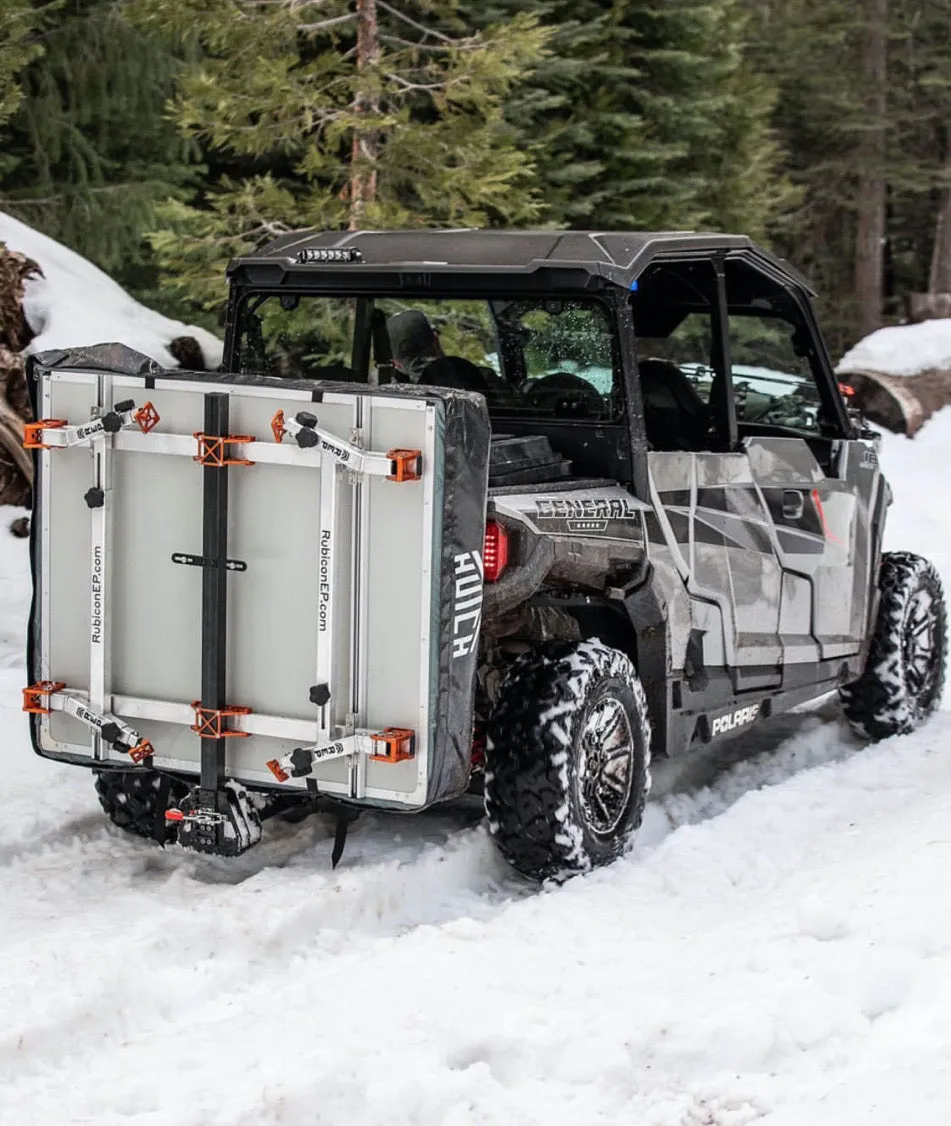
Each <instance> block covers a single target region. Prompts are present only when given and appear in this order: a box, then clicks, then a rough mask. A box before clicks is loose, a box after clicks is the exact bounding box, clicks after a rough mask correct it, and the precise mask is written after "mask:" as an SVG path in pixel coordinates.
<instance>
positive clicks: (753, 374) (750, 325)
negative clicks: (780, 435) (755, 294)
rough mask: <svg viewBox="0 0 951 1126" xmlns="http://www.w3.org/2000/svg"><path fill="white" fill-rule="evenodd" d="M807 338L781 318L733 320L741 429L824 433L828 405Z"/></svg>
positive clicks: (735, 386)
mask: <svg viewBox="0 0 951 1126" xmlns="http://www.w3.org/2000/svg"><path fill="white" fill-rule="evenodd" d="M801 335H802V330H797V327H796V325H794V324H791V323H790V322H789V321H787V320H785V319H782V318H780V317H776V316H759V315H756V314H750V313H745V312H744V313H731V314H730V355H731V360H732V367H733V398H734V401H735V402H736V420H737V422H738V423H741V424H742V423H756V424H758V425H765V426H779V427H783V428H786V429H791V430H803V431H807V432H809V433H812V434H818V433H819V430H820V427H819V414H820V410H821V406H822V401H821V399H820V397H819V390H818V387H817V386H816V380H815V376H814V375H813V371H812V365H811V362H810V360H809V357H808V355H807V354H806V349H805V348H804V347H803V343H802V341H801Z"/></svg>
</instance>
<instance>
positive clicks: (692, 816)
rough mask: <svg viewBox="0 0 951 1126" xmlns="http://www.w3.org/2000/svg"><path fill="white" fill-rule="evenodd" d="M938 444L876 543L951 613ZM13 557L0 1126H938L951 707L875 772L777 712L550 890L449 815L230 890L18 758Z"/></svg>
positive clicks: (945, 1036) (287, 862) (802, 719)
mask: <svg viewBox="0 0 951 1126" xmlns="http://www.w3.org/2000/svg"><path fill="white" fill-rule="evenodd" d="M949 448H951V411H948V410H946V411H944V412H943V413H942V414H940V415H939V416H937V417H935V418H934V419H933V420H932V421H931V422H929V423H928V425H927V426H926V427H925V429H924V430H923V431H922V432H921V434H920V436H919V437H918V438H917V439H916V440H915V441H914V442H910V441H908V440H906V439H904V438H900V437H895V436H892V435H886V436H885V439H884V450H883V458H884V461H885V465H886V469H887V471H888V473H889V475H890V477H891V479H892V482H893V485H894V488H895V494H896V503H895V506H894V508H893V510H892V513H891V517H890V524H889V532H888V540H889V546H892V547H896V546H902V547H906V548H910V549H912V550H919V551H922V552H924V553H927V554H930V555H931V556H932V557H933V558H934V559H935V561H936V562H937V564H938V566H939V568H940V569H941V570H942V572H943V574H944V578H945V582H946V584H947V585H948V586H949V588H951V510H949V508H948V506H946V505H943V504H942V503H941V501H940V497H938V496H937V495H936V491H937V492H940V487H941V486H940V480H938V481H936V480H935V478H936V476H937V475H938V474H939V473H940V469H939V468H938V467H940V465H941V464H942V463H944V462H946V460H947V456H948V455H947V451H948V449H949ZM0 515H2V518H3V523H6V522H8V518H9V516H10V515H11V513H9V512H6V513H2V514H0ZM2 526H3V525H2V524H0V527H2ZM26 554H27V551H26V545H25V543H24V542H23V541H19V540H14V539H12V538H11V537H7V536H4V535H0V575H2V576H3V583H2V585H0V615H2V621H3V629H2V631H0V632H2V641H0V645H2V652H3V653H4V654H5V660H6V663H7V664H8V665H9V666H11V667H9V668H8V669H6V670H0V732H2V734H3V740H2V748H3V755H4V770H3V779H4V794H3V801H2V803H0V810H2V817H0V904H2V908H0V1123H3V1124H7V1123H9V1124H11V1126H30V1124H33V1123H35V1124H37V1126H59V1124H61V1123H84V1124H87V1123H88V1124H95V1126H118V1124H119V1123H123V1124H129V1123H136V1124H148V1126H152V1124H154V1126H159V1124H162V1126H165V1124H166V1123H168V1122H174V1123H175V1124H176V1126H198V1124H201V1126H211V1124H221V1126H268V1124H274V1126H277V1124H281V1126H316V1124H329V1126H337V1124H341V1126H342V1124H346V1126H369V1124H373V1126H377V1124H381V1126H382V1124H386V1126H392V1124H393V1123H400V1124H406V1126H416V1124H418V1126H424V1124H425V1126H430V1124H441V1126H467V1124H480V1126H535V1124H538V1126H569V1124H570V1126H589V1124H590V1126H594V1124H598V1126H614V1124H618V1126H744V1124H746V1123H749V1122H758V1123H760V1122H761V1123H766V1124H769V1126H807V1124H808V1126H853V1124H854V1126H891V1124H893V1123H894V1124H895V1126H898V1124H899V1123H901V1124H902V1126H905V1124H907V1123H914V1124H915V1126H944V1124H946V1123H947V1122H948V1121H949V1111H948V1105H949V1102H951V1021H949V1019H948V1014H949V1012H951V897H949V895H948V891H947V882H946V881H947V871H948V868H949V866H951V820H949V816H948V810H949V801H951V749H949V748H951V714H949V712H947V711H943V712H941V713H939V714H938V715H937V716H936V717H935V718H934V719H933V720H932V721H931V722H930V723H928V724H927V725H926V727H925V728H924V729H923V730H922V731H920V732H919V733H917V734H915V735H913V736H909V737H906V738H901V739H893V740H889V741H886V742H884V743H881V744H879V745H878V746H875V747H872V748H863V747H861V746H860V745H859V744H858V743H857V742H855V741H854V740H853V739H852V738H851V736H850V735H849V734H848V733H847V731H846V729H845V728H844V726H843V725H842V724H841V723H840V722H839V721H838V720H837V718H836V713H835V709H834V707H832V706H831V705H829V704H826V705H823V706H822V707H820V708H818V709H815V710H813V711H812V712H805V713H801V714H796V715H790V716H785V717H782V718H780V719H778V720H777V721H775V722H774V723H773V724H772V725H771V726H764V727H763V728H762V730H761V732H759V733H757V734H756V735H755V737H750V738H755V741H754V742H751V741H750V739H748V740H747V742H746V743H745V744H744V745H743V746H744V747H745V749H746V750H747V751H749V750H751V749H754V748H758V749H759V752H760V753H759V754H758V756H757V757H756V758H754V759H753V760H752V761H747V762H742V763H739V764H737V765H734V766H732V767H726V768H724V766H723V763H724V761H726V760H727V759H728V758H729V757H731V756H732V757H735V755H736V753H737V746H736V745H735V746H734V748H733V749H732V751H729V752H727V753H724V754H723V755H722V756H721V758H720V762H719V764H716V763H714V764H707V766H706V778H705V779H704V780H703V781H702V784H699V785H698V778H701V777H702V775H701V772H700V771H695V772H693V773H694V777H693V779H692V783H691V788H686V789H685V788H684V786H685V784H686V783H685V781H684V779H681V780H680V782H679V784H678V785H677V786H676V788H675V789H674V790H673V792H669V793H668V794H667V795H666V796H664V797H661V798H659V799H658V800H656V801H655V802H654V803H653V804H652V805H651V806H650V807H649V809H648V814H647V818H646V821H645V825H644V827H643V830H642V832H641V834H640V835H639V838H638V842H637V845H636V847H635V848H634V850H633V851H632V852H631V854H630V855H629V856H627V857H625V858H624V859H623V860H621V861H619V862H618V863H616V864H614V865H613V866H612V867H610V868H608V869H604V870H601V871H599V872H597V873H595V874H593V875H591V876H589V877H586V878H584V879H578V880H575V881H573V882H572V883H570V884H568V885H566V886H564V887H561V888H555V889H549V890H545V891H542V892H538V891H536V890H535V889H534V888H532V887H531V886H529V885H527V884H526V883H525V882H523V881H522V880H520V879H519V878H518V877H516V876H514V875H513V874H512V873H511V872H510V871H509V870H508V869H507V868H506V867H505V866H504V865H503V863H502V862H501V861H500V860H499V859H498V858H497V857H496V855H495V852H494V849H493V847H492V845H491V843H490V841H489V839H488V837H487V835H486V832H485V829H484V828H483V827H482V826H481V825H480V824H479V823H478V814H477V812H476V813H473V811H472V809H471V808H465V807H460V808H459V809H458V810H451V811H444V812H441V813H438V814H431V815H421V816H419V817H417V818H415V819H409V818H406V819H396V818H389V819H387V818H385V817H367V818H365V819H363V820H361V821H360V822H358V823H357V825H356V826H355V827H354V829H353V832H352V836H351V840H350V843H349V845H348V849H347V853H346V855H345V857H344V861H343V863H342V865H341V866H340V867H339V868H338V869H337V871H336V872H333V871H331V869H330V863H329V853H330V841H329V833H330V827H329V826H328V825H327V824H326V823H324V822H321V821H319V820H313V821H310V822H305V823H303V824H300V825H296V826H293V825H289V824H284V825H274V824H273V823H269V825H268V827H267V830H268V831H267V832H266V837H265V842H264V843H263V844H262V845H261V846H260V847H259V848H258V849H257V850H255V851H252V852H251V853H249V854H247V855H246V856H245V857H243V858H241V859H240V860H239V861H237V862H232V863H230V864H229V863H227V862H224V861H216V860H213V859H208V858H201V857H196V856H193V855H189V854H185V853H182V852H178V851H176V850H169V851H167V852H163V851H161V850H159V849H157V848H155V847H152V846H150V845H148V844H146V843H141V842H137V841H135V840H131V839H129V838H127V837H124V836H122V835H120V834H119V833H118V832H117V831H115V830H113V829H112V828H111V826H109V825H108V824H107V823H106V822H105V820H104V818H103V817H102V816H101V814H100V812H99V809H98V805H97V802H96V799H95V797H94V795H93V791H92V785H91V780H90V778H89V776H88V774H87V773H86V772H85V771H83V770H80V769H72V768H68V767H62V766H57V765H54V764H52V763H49V762H45V761H42V760H40V759H37V758H35V757H34V756H33V754H32V752H31V751H30V748H29V743H28V739H27V733H26V723H25V721H24V717H23V716H22V714H21V712H20V710H19V705H20V699H19V689H20V687H21V686H22V683H23V673H22V671H21V670H20V668H18V667H13V666H16V665H18V664H19V660H20V655H19V649H18V647H17V644H16V640H15V639H16V638H18V637H19V636H21V635H22V629H23V621H24V617H25V609H26V588H27V559H26ZM740 749H742V748H740ZM663 780H664V779H663V778H662V779H661V781H663ZM667 782H668V784H669V783H670V778H669V777H668V778H667ZM661 788H663V787H661Z"/></svg>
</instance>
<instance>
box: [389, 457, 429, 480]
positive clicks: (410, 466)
mask: <svg viewBox="0 0 951 1126" xmlns="http://www.w3.org/2000/svg"><path fill="white" fill-rule="evenodd" d="M386 456H387V457H388V458H389V459H390V473H389V474H388V475H387V478H386V479H387V481H418V480H419V471H420V465H421V462H422V454H421V453H420V451H419V450H390V451H389V453H388V454H387V455H386Z"/></svg>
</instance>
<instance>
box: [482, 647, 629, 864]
mask: <svg viewBox="0 0 951 1126" xmlns="http://www.w3.org/2000/svg"><path fill="white" fill-rule="evenodd" d="M487 735H488V738H487V741H486V770H485V808H486V814H487V816H488V821H489V831H490V832H491V833H492V835H493V836H494V837H495V840H496V842H497V844H498V846H499V848H500V850H501V852H502V854H503V855H504V856H505V858H506V859H507V860H508V861H509V863H510V864H512V866H513V867H514V868H516V869H517V870H518V871H519V872H522V873H523V874H524V875H526V876H530V877H532V878H534V879H547V878H555V879H564V878H566V877H568V876H572V875H575V874H577V873H579V872H587V871H589V870H590V869H592V868H595V867H598V866H599V865H602V864H607V863H609V862H610V861H612V860H614V859H615V857H617V856H619V855H620V853H621V852H622V851H623V849H624V846H625V844H626V843H627V841H628V840H629V838H630V837H631V835H632V834H633V833H634V831H635V830H636V829H637V827H638V826H639V825H640V822H641V817H642V816H643V813H644V804H645V802H646V800H647V794H648V791H649V789H650V722H649V720H648V718H647V701H646V699H645V696H644V690H643V688H642V687H641V683H640V681H639V680H638V678H637V674H636V673H635V671H634V666H633V665H632V664H631V661H630V660H629V658H628V657H626V656H625V655H624V654H623V653H621V652H620V651H619V650H617V649H611V648H609V647H608V646H607V645H604V644H603V643H602V642H600V641H596V640H590V641H582V642H570V643H568V642H557V643H554V644H551V645H545V646H539V647H538V648H536V649H533V650H532V651H531V652H529V653H526V654H523V656H521V657H519V659H518V660H517V661H515V663H514V664H513V665H512V667H511V668H510V670H509V672H508V674H507V675H506V678H505V680H504V681H503V684H502V687H501V689H500V691H499V697H498V700H497V702H496V705H495V709H494V711H493V713H492V716H491V718H490V720H489V725H488V732H487Z"/></svg>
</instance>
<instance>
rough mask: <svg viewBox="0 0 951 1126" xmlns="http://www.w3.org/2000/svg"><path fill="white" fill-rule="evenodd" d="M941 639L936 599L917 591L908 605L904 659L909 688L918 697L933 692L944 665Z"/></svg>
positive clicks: (921, 698) (903, 641)
mask: <svg viewBox="0 0 951 1126" xmlns="http://www.w3.org/2000/svg"><path fill="white" fill-rule="evenodd" d="M940 642H941V639H940V638H939V637H938V631H937V615H936V614H935V608H934V599H933V598H932V597H931V595H930V593H929V592H928V591H926V590H920V591H918V592H917V593H916V594H915V595H914V597H913V598H912V599H911V602H910V603H909V605H908V614H907V616H906V618H905V631H904V637H903V639H902V661H903V664H904V668H905V679H906V682H907V685H908V689H909V691H910V692H911V693H913V695H914V696H915V697H916V698H917V699H919V700H926V699H927V698H928V696H929V695H930V694H931V693H933V692H934V688H935V684H936V683H937V679H938V673H939V671H940V668H941V660H942V654H941V652H940V649H941V644H940Z"/></svg>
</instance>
